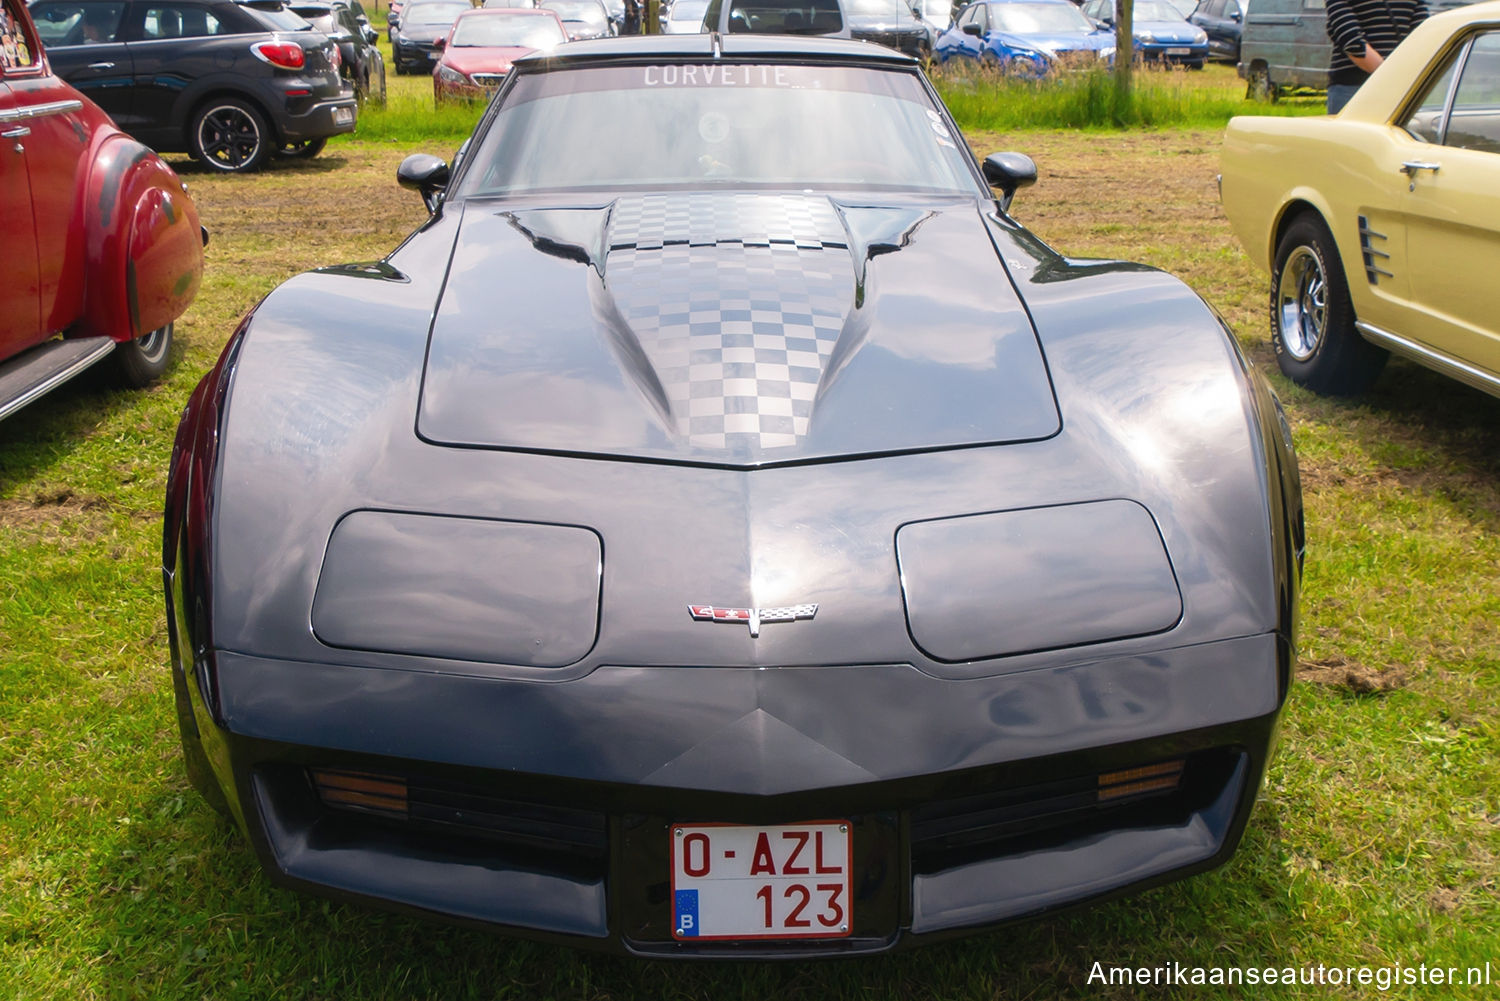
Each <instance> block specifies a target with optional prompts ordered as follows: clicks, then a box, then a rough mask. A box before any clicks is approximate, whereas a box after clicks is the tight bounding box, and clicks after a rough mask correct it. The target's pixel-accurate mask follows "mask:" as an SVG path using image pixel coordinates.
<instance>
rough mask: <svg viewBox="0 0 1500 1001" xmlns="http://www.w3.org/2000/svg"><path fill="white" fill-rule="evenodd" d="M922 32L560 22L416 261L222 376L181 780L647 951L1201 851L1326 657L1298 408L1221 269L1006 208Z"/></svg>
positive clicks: (192, 527)
mask: <svg viewBox="0 0 1500 1001" xmlns="http://www.w3.org/2000/svg"><path fill="white" fill-rule="evenodd" d="M1035 176H1036V171H1035V167H1034V165H1033V164H1032V163H1031V161H1030V160H1028V159H1027V158H1026V157H1024V156H1022V155H1020V154H1016V153H1000V154H996V155H994V156H991V157H989V158H988V159H987V160H986V161H984V162H983V163H982V164H981V163H978V162H976V161H975V160H974V159H973V158H972V157H971V155H970V154H969V152H968V149H967V147H966V145H965V143H964V142H963V140H962V138H961V137H960V135H959V133H958V130H957V128H956V127H955V126H954V123H953V121H952V120H951V119H950V117H949V116H948V113H947V111H946V110H945V109H944V107H943V105H942V103H941V102H940V101H939V100H938V98H937V96H936V94H935V93H934V92H933V90H932V88H931V86H930V85H929V84H928V83H927V81H926V80H925V78H924V77H923V76H922V74H921V72H920V71H919V69H918V67H917V66H916V64H915V63H913V62H912V61H911V60H909V59H907V58H905V57H903V56H900V55H899V54H897V53H895V52H892V51H889V50H886V49H882V48H880V47H877V46H873V45H866V44H862V43H858V42H847V41H836V40H821V39H793V38H778V37H771V36H758V35H735V36H725V37H720V36H718V35H712V34H705V35H694V36H671V37H666V38H660V37H657V38H638V39H621V40H614V41H610V42H600V43H579V44H575V45H569V46H566V47H565V48H563V49H559V50H557V52H556V53H554V54H553V55H551V56H550V57H535V58H530V59H525V60H521V61H520V62H518V63H517V64H516V68H515V72H513V73H512V74H510V75H509V76H508V78H507V79H506V82H505V84H504V85H503V86H502V88H501V90H500V92H499V94H498V95H497V96H496V98H495V99H494V101H493V102H492V103H491V104H490V106H489V108H488V109H487V110H486V111H485V113H484V115H483V118H482V119H481V121H480V123H479V125H478V127H477V128H476V130H475V132H474V135H473V136H472V138H471V139H470V141H469V142H467V143H466V144H465V145H464V148H463V149H462V150H461V151H460V155H459V156H458V157H456V158H455V162H454V163H453V164H452V165H451V166H450V165H449V164H446V163H444V162H443V161H442V160H439V159H437V158H435V157H430V156H414V157H411V158H409V159H408V160H407V162H406V163H404V164H403V165H402V167H401V170H400V171H399V179H400V181H401V183H403V184H405V185H407V186H409V187H414V188H416V189H418V190H419V191H420V193H421V194H422V196H423V197H424V198H425V199H426V201H427V204H428V207H429V208H430V209H431V216H430V218H429V219H428V221H427V222H426V223H425V224H424V225H422V226H421V227H420V228H419V229H418V230H417V231H416V232H415V233H413V234H412V235H411V236H410V237H409V238H408V239H407V240H406V241H405V242H404V243H403V244H401V246H400V247H398V248H397V249H396V250H395V251H394V252H392V253H391V254H390V255H389V256H388V257H386V258H385V259H383V260H381V261H378V262H374V263H370V264H358V265H345V266H340V267H330V268H325V269H321V270H319V271H315V272H311V273H308V274H304V275H301V276H299V277H297V278H294V279H292V280H291V281H288V282H287V283H286V284H284V285H282V286H281V287H280V288H278V289H276V290H275V291H274V292H272V293H271V294H270V295H269V296H267V297H266V298H265V299H264V300H263V301H262V302H261V303H260V304H259V305H258V306H257V307H256V308H255V310H254V311H253V312H252V313H251V314H250V315H249V316H248V317H247V318H246V319H245V321H244V322H243V324H242V325H241V326H240V328H239V329H238V330H237V331H236V332H235V333H234V335H233V337H232V338H231V339H230V340H229V343H228V345H227V346H226V348H225V350H224V352H223V355H222V356H221V358H220V360H219V362H218V364H217V366H216V367H215V368H214V369H213V370H212V371H211V372H210V373H209V375H208V376H207V377H206V378H205V379H204V380H203V382H202V383H201V384H200V385H199V386H198V388H197V389H196V390H195V392H194V393H193V396H192V399H191V401H190V403H189V405H188V407H187V409H186V411H185V414H184V417H183V421H182V425H181V428H180V430H179V433H178V438H177V443H176V446H175V448H174V451H173V457H172V469H171V475H170V480H169V487H168V496H167V507H166V517H165V533H164V554H163V555H164V558H163V572H164V575H165V582H166V592H167V613H168V618H169V624H170V629H169V633H170V636H171V659H172V675H173V681H174V684H175V688H176V695H177V706H178V714H179V721H180V724H181V730H182V743H183V749H184V753H185V757H186V764H187V769H188V772H189V775H190V776H191V777H192V779H193V781H194V784H195V785H196V786H197V787H198V788H199V789H200V790H201V791H202V793H203V794H204V796H205V797H206V798H207V799H208V800H209V801H210V802H211V803H213V804H214V805H215V806H216V807H218V808H219V809H221V810H223V811H225V812H226V813H227V814H229V815H230V816H231V817H233V819H234V820H235V821H236V822H237V824H238V825H239V826H240V827H241V828H242V829H243V831H244V832H245V834H246V836H247V837H248V838H249V840H250V842H251V843H252V844H253V846H254V849H255V851H256V853H257V854H258V856H259V858H260V860H261V862H262V863H263V865H264V868H265V870H266V872H267V873H269V874H270V876H271V878H273V879H274V880H276V881H277V882H280V883H283V884H285V885H288V886H292V887H297V888H301V889H305V890H309V891H314V892H318V893H323V894H328V895H332V896H335V897H339V898H343V899H349V900H357V901H365V902H369V903H373V904H379V905H382V906H387V907H394V908H397V909H401V910H405V911H408V912H411V913H415V914H422V915H428V916H433V917H440V918H444V919H447V920H452V921H459V922H465V923H471V924H477V925H482V926H486V927H493V928H496V929H500V930H504V931H506V932H509V933H513V934H519V935H527V936H532V937H537V938H543V939H549V940H554V941H560V942H566V943H571V944H574V945H579V946H586V947H591V948H598V949H604V950H609V951H614V952H621V953H627V954H633V955H639V956H652V957H673V956H676V957H724V956H748V957H757V956H763V957H791V956H801V957H812V956H834V955H850V954H858V953H873V952H880V951H883V950H889V949H894V948H899V947H904V946H908V945H913V944H918V943H922V942H930V941H935V940H938V939H941V938H944V937H948V936H952V935H958V934H963V933H969V932H973V931H975V930H978V929H984V928H992V927H995V926H997V925H1000V924H1003V923H1006V922H1011V921H1016V920H1020V919H1024V918H1028V917H1032V916H1035V915H1039V914H1044V913H1047V912H1049V911H1052V910H1054V909H1057V908H1060V907H1063V906H1067V905H1072V904H1076V903H1080V902H1084V901H1090V900H1099V899H1102V898H1106V897H1110V896H1113V895H1117V894H1120V893H1125V892H1131V891H1137V890H1140V889H1142V888H1144V887H1148V886H1152V885H1155V884H1159V883H1163V882H1166V881H1169V880H1172V879H1176V878H1180V877H1182V876H1185V875H1188V874H1192V873H1196V872H1201V871H1203V870H1206V869H1210V868H1212V867H1214V866H1217V865H1219V864H1221V863H1222V862H1224V861H1225V860H1226V859H1227V858H1228V857H1229V856H1230V854H1231V853H1232V852H1233V851H1234V849H1235V846H1236V845H1237V843H1238V842H1239V839H1240V836H1241V834H1242V832H1243V830H1244V828H1245V825H1246V823H1247V822H1248V820H1249V817H1250V813H1251V808H1252V805H1253V803H1254V800H1255V794H1256V790H1257V788H1258V787H1259V785H1260V784H1261V781H1262V777H1263V776H1264V774H1265V770H1266V767H1267V762H1268V759H1269V756H1270V754H1271V750H1272V747H1273V745H1274V742H1275V735H1276V727H1277V718H1278V715H1279V713H1280V710H1281V707H1282V705H1283V703H1284V701H1285V698H1286V694H1287V686H1288V682H1289V677H1290V674H1291V668H1292V664H1293V660H1294V657H1295V650H1296V609H1297V595H1298V587H1299V578H1300V573H1301V562H1302V552H1303V520H1302V506H1301V499H1300V490H1299V485H1298V479H1297V469H1296V461H1295V458H1294V455H1293V452H1292V446H1291V440H1290V435H1289V432H1288V428H1287V424H1286V421H1285V419H1284V417H1283V416H1282V414H1281V410H1280V407H1279V405H1278V404H1277V402H1276V399H1275V397H1274V396H1273V395H1272V393H1271V391H1270V390H1269V388H1268V387H1267V385H1266V383H1265V382H1264V380H1263V379H1262V378H1261V377H1260V375H1258V374H1257V373H1256V372H1255V371H1254V370H1253V369H1252V368H1251V367H1250V366H1249V364H1248V363H1247V362H1246V360H1245V359H1244V358H1243V357H1242V356H1241V354H1240V352H1239V350H1238V349H1237V347H1236V345H1235V341H1234V339H1233V337H1232V336H1231V335H1230V333H1229V332H1228V330H1227V329H1226V328H1225V326H1224V324H1223V322H1222V321H1221V320H1220V319H1219V318H1218V316H1217V315H1216V314H1215V313H1214V311H1213V310H1212V309H1211V308H1210V307H1208V306H1207V305H1205V304H1204V302H1203V301H1202V300H1201V299H1199V298H1198V296H1196V295H1195V294H1194V293H1193V292H1192V291H1191V290H1189V289H1188V288H1187V287H1185V286H1184V285H1183V284H1182V283H1181V282H1179V281H1177V280H1175V279H1173V278H1172V277H1170V276H1168V275H1166V274H1163V273H1161V272H1159V271H1156V270H1153V269H1151V268H1147V267H1143V266H1140V265H1136V264H1129V263H1124V262H1120V261H1078V260H1071V259H1068V258H1064V257H1062V256H1060V255H1058V254H1057V253H1055V252H1054V251H1053V250H1051V249H1050V248H1048V247H1047V246H1046V245H1044V244H1043V243H1041V242H1040V241H1039V240H1038V239H1037V238H1036V237H1035V236H1033V235H1032V234H1031V233H1029V232H1027V231H1026V230H1025V229H1023V228H1021V227H1020V226H1019V225H1017V224H1016V222H1015V221H1014V220H1012V219H1011V218H1010V216H1009V215H1008V208H1009V204H1010V200H1011V198H1012V197H1013V196H1014V195H1015V194H1016V192H1017V190H1018V189H1020V188H1023V187H1024V186H1025V185H1027V184H1028V183H1030V182H1032V181H1034V179H1035Z"/></svg>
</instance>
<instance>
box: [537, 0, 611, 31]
mask: <svg viewBox="0 0 1500 1001" xmlns="http://www.w3.org/2000/svg"><path fill="white" fill-rule="evenodd" d="M542 6H543V7H545V8H546V9H548V10H552V11H556V12H557V16H558V17H560V18H562V19H563V20H564V21H579V22H582V23H583V24H592V25H603V24H604V19H605V13H604V8H603V7H601V6H600V5H599V3H598V0H548V2H547V3H544V4H542Z"/></svg>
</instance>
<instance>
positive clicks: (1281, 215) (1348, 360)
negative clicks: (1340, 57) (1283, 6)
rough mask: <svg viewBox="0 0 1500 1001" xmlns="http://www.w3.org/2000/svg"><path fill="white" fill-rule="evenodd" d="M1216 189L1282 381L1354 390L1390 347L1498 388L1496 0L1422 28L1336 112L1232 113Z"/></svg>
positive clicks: (1499, 79) (1499, 37) (1499, 93)
mask: <svg viewBox="0 0 1500 1001" xmlns="http://www.w3.org/2000/svg"><path fill="white" fill-rule="evenodd" d="M1221 196H1222V199H1223V202H1224V211H1225V212H1226V213H1227V214H1228V216H1229V221H1230V223H1231V224H1232V225H1233V227H1234V231H1235V234H1236V235H1237V236H1238V237H1239V239H1240V241H1241V242H1242V243H1243V244H1244V245H1245V248H1246V250H1248V251H1249V254H1250V257H1251V259H1252V260H1254V261H1256V262H1257V264H1259V265H1260V266H1261V267H1265V268H1268V269H1269V270H1270V272H1271V337H1272V342H1273V344H1274V345H1275V348H1276V358H1277V361H1278V362H1279V363H1280V365H1281V370H1282V371H1283V372H1285V373H1286V374H1287V376H1288V377H1289V378H1291V379H1292V380H1294V381H1295V382H1298V383H1301V384H1302V385H1305V386H1307V387H1309V388H1311V389H1314V390H1317V391H1319V392H1324V393H1357V392H1359V391H1361V390H1363V389H1365V388H1366V387H1368V386H1369V385H1370V383H1371V382H1373V381H1374V380H1375V377H1376V376H1377V375H1379V374H1380V370H1381V368H1382V366H1384V364H1385V360H1386V356H1387V353H1388V352H1390V351H1394V352H1396V353H1397V354H1401V355H1404V356H1406V357H1409V358H1411V359H1413V360H1415V361H1417V362H1419V363H1421V364H1423V365H1427V366H1429V367H1431V368H1434V369H1437V370H1438V371H1440V372H1443V373H1445V374H1447V375H1450V376H1452V377H1454V378H1456V379H1460V380H1462V381H1464V382H1466V383H1468V384H1469V385H1472V386H1476V387H1478V388H1479V389H1482V390H1484V391H1486V392H1488V393H1491V394H1494V395H1496V396H1500V2H1488V3H1481V4H1475V5H1473V6H1469V7H1463V8H1459V9H1457V10H1453V11H1450V12H1448V13H1445V14H1441V15H1438V16H1436V17H1433V18H1431V19H1430V20H1428V21H1427V22H1426V23H1424V24H1422V25H1421V26H1419V27H1418V28H1417V29H1416V30H1415V31H1414V32H1412V34H1411V35H1410V36H1409V37H1408V38H1407V39H1406V41H1405V42H1403V43H1402V44H1401V46H1400V47H1399V48H1397V49H1396V51H1395V52H1394V53H1392V54H1391V56H1390V58H1389V59H1387V60H1386V61H1385V63H1384V65H1382V66H1381V67H1380V68H1379V69H1378V70H1376V72H1375V73H1374V74H1373V75H1372V76H1371V77H1370V79H1369V80H1368V81H1367V82H1366V83H1365V84H1364V86H1362V87H1361V88H1360V90H1359V92H1358V93H1357V94H1355V96H1354V98H1353V99H1352V100H1351V101H1350V102H1349V104H1348V105H1347V106H1346V107H1345V108H1344V110H1343V111H1342V112H1341V113H1340V114H1338V115H1336V116H1333V117H1317V118H1295V119H1293V118H1236V119H1234V120H1233V121H1231V122H1230V123H1229V128H1228V131H1227V133H1226V135H1225V140H1224V157H1223V174H1222V178H1221Z"/></svg>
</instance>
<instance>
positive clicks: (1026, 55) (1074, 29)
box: [933, 0, 1115, 76]
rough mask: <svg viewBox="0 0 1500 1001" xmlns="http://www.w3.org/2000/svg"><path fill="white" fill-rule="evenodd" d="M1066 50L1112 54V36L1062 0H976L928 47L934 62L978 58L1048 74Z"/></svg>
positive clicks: (1104, 56) (1086, 54)
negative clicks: (931, 49) (930, 49)
mask: <svg viewBox="0 0 1500 1001" xmlns="http://www.w3.org/2000/svg"><path fill="white" fill-rule="evenodd" d="M1069 53H1077V54H1078V58H1080V59H1087V58H1090V57H1093V58H1098V59H1112V58H1113V57H1114V54H1115V41H1114V35H1112V34H1111V33H1110V32H1108V31H1104V30H1102V29H1100V28H1099V27H1098V26H1096V25H1095V24H1094V23H1093V22H1092V21H1090V20H1089V19H1088V18H1086V17H1084V16H1083V13H1082V12H1081V11H1080V10H1079V9H1078V8H1077V7H1074V6H1073V5H1072V4H1071V3H1069V2H1068V0H979V2H977V3H971V4H969V5H968V6H967V7H965V8H964V9H963V10H961V11H959V14H958V17H957V18H955V19H954V21H953V26H952V27H950V28H949V29H948V30H947V31H945V32H943V33H942V34H941V35H940V36H938V40H937V45H936V46H935V47H934V49H933V56H934V58H935V59H936V60H937V61H938V62H940V63H941V62H947V61H948V60H949V59H953V58H955V57H962V58H968V59H978V60H980V61H981V62H984V63H988V64H992V65H996V66H1001V67H1004V68H1005V69H1006V70H1008V71H1012V72H1018V73H1024V74H1027V75H1034V76H1042V75H1044V74H1046V73H1050V72H1051V71H1052V69H1053V67H1054V66H1055V65H1056V64H1057V60H1058V58H1059V57H1062V56H1066V55H1067V54H1069Z"/></svg>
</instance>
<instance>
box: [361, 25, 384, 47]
mask: <svg viewBox="0 0 1500 1001" xmlns="http://www.w3.org/2000/svg"><path fill="white" fill-rule="evenodd" d="M361 34H363V35H364V36H365V44H366V45H374V44H375V40H376V39H377V38H379V37H380V36H379V35H377V34H376V33H375V29H374V28H372V27H370V26H369V25H368V24H367V25H365V26H364V30H363V31H362V32H361Z"/></svg>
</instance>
